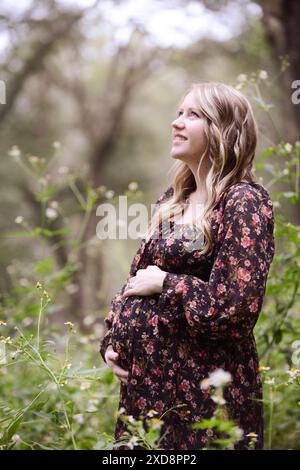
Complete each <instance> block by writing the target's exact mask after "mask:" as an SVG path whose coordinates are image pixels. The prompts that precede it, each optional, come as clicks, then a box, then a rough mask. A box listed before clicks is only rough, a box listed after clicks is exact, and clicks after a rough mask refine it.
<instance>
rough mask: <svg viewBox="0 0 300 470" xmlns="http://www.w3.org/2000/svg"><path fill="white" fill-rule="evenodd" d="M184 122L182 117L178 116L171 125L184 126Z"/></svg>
mask: <svg viewBox="0 0 300 470" xmlns="http://www.w3.org/2000/svg"><path fill="white" fill-rule="evenodd" d="M183 125H184V123H183V122H182V121H181V117H180V116H178V117H177V118H176V119H174V121H172V123H171V127H182V126H183Z"/></svg>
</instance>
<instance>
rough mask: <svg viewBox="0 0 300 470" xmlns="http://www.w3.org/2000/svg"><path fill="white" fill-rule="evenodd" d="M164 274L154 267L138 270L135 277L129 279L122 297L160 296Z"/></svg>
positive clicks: (164, 272)
mask: <svg viewBox="0 0 300 470" xmlns="http://www.w3.org/2000/svg"><path fill="white" fill-rule="evenodd" d="M166 274H167V272H166V271H162V270H161V269H160V268H159V267H158V266H156V265H150V266H148V267H147V268H146V269H138V270H137V272H136V275H135V276H132V277H131V278H130V279H129V281H128V283H127V286H126V288H125V290H124V292H123V297H128V296H129V295H152V294H160V293H161V291H162V285H163V282H164V278H165V276H166Z"/></svg>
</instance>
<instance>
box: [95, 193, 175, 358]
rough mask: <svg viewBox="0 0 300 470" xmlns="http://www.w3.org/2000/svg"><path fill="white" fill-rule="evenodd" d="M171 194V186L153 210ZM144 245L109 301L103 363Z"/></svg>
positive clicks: (103, 341) (143, 241) (102, 342)
mask: <svg viewBox="0 0 300 470" xmlns="http://www.w3.org/2000/svg"><path fill="white" fill-rule="evenodd" d="M171 192H172V186H169V187H168V188H167V189H166V190H165V191H164V192H163V194H162V195H161V196H160V197H159V198H158V200H157V201H156V203H155V207H154V210H157V208H158V206H159V205H160V204H161V203H162V202H163V201H165V200H166V199H168V197H169V196H170V194H171ZM145 244H146V240H145V238H143V239H142V241H141V244H140V246H139V248H138V250H137V252H136V253H135V255H134V257H133V260H132V262H131V266H130V270H129V274H128V276H127V279H126V282H125V283H124V285H123V286H122V287H121V288H120V289H119V290H118V291H117V292H116V294H115V295H114V297H113V298H112V299H111V302H110V310H109V312H108V314H107V316H106V317H105V318H104V323H105V326H106V328H107V331H106V333H105V335H104V337H103V338H102V340H101V341H100V347H99V353H100V354H101V356H102V358H103V360H104V362H106V361H105V352H106V349H107V347H108V346H109V344H111V327H112V323H113V318H114V316H115V314H116V313H117V312H118V311H119V310H120V308H121V307H122V303H123V301H124V297H122V294H123V292H124V290H125V287H126V286H127V283H128V281H129V279H130V278H131V277H132V276H134V275H135V273H136V269H137V267H138V265H139V263H140V260H141V257H142V254H143V252H144V248H145Z"/></svg>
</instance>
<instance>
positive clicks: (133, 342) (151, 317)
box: [111, 295, 158, 370]
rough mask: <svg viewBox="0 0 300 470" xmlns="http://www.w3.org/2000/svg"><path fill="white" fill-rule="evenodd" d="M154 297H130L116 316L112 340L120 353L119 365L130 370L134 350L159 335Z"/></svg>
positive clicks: (114, 347) (115, 348)
mask: <svg viewBox="0 0 300 470" xmlns="http://www.w3.org/2000/svg"><path fill="white" fill-rule="evenodd" d="M155 297H156V296H155V295H154V296H129V297H127V298H125V301H124V303H123V305H122V307H121V309H120V310H119V312H118V313H117V314H116V315H115V317H114V320H113V324H112V329H111V340H112V346H113V349H114V350H115V351H117V352H118V353H119V364H120V366H121V367H122V368H124V369H126V370H129V368H130V367H131V365H132V359H133V353H134V351H133V349H134V348H135V347H138V349H139V350H140V348H141V343H145V346H146V345H147V342H148V341H149V339H150V338H153V337H154V336H156V335H157V334H158V328H157V323H158V315H157V314H156V311H155V305H156V302H157V299H155Z"/></svg>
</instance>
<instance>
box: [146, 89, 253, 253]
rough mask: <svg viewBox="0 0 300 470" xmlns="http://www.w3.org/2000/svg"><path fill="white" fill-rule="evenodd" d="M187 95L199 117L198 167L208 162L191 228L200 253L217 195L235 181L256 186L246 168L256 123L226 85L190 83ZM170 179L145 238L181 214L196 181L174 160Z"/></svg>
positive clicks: (209, 245) (208, 243)
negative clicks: (202, 198) (201, 145)
mask: <svg viewBox="0 0 300 470" xmlns="http://www.w3.org/2000/svg"><path fill="white" fill-rule="evenodd" d="M190 92H193V93H194V96H195V98H196V102H197V105H198V107H199V109H200V110H201V111H202V113H203V115H204V117H205V125H204V133H205V136H206V148H205V150H204V152H203V154H202V155H201V156H200V160H199V165H198V168H197V174H198V175H201V165H202V162H203V161H204V160H205V159H207V158H208V159H209V161H210V164H211V166H210V169H209V172H208V174H207V176H206V189H207V194H208V197H207V200H206V202H205V204H204V206H203V212H202V215H201V217H198V218H197V219H196V221H195V226H196V228H198V229H199V230H201V231H202V233H203V235H204V240H205V243H204V245H203V249H202V251H201V253H202V254H205V253H210V252H211V251H212V249H213V241H212V236H211V215H212V211H213V208H214V206H215V205H216V203H217V201H218V199H219V198H220V196H221V193H223V192H224V191H226V190H227V189H228V188H229V187H230V186H231V185H232V184H235V183H238V182H240V181H241V180H246V181H249V182H256V181H255V176H254V174H253V170H252V162H253V159H254V157H255V149H256V144H257V134H258V131H257V125H256V122H255V118H254V115H253V111H252V108H251V104H250V102H249V101H248V99H247V98H246V97H245V96H244V95H242V94H241V93H240V92H239V91H238V90H236V89H235V88H234V87H232V86H230V85H226V84H224V83H220V82H204V83H193V84H192V85H191V86H190V87H189V88H188V89H187V91H186V92H185V93H184V95H183V97H182V100H183V99H184V98H185V96H186V95H187V94H188V93H190ZM170 173H171V174H174V176H173V182H172V186H173V189H174V191H173V194H172V196H171V197H170V199H168V200H167V201H166V202H164V203H162V204H161V205H160V206H159V207H158V210H157V211H156V212H155V213H154V215H153V216H152V218H151V220H150V224H149V227H148V230H147V233H146V240H147V239H149V238H151V236H152V235H153V233H154V232H155V230H156V229H157V228H158V226H159V224H160V223H162V222H164V221H167V220H170V217H175V218H176V216H180V215H181V214H182V211H183V208H184V205H185V203H186V198H187V197H188V196H189V194H190V193H191V192H193V191H194V190H195V189H196V181H195V178H194V175H193V173H192V171H191V170H190V168H189V166H188V165H187V164H186V163H184V162H182V161H176V162H175V163H174V164H173V166H172V167H171V169H170Z"/></svg>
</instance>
